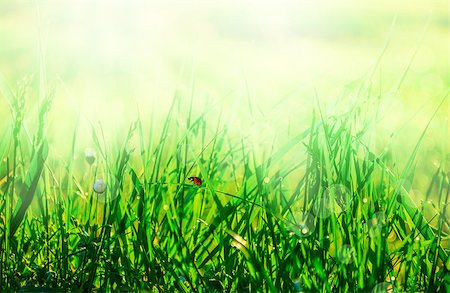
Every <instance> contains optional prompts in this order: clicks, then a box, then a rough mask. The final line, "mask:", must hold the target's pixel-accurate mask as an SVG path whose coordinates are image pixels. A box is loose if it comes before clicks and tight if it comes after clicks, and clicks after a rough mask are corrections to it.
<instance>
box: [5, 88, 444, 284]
mask: <svg viewBox="0 0 450 293" xmlns="http://www.w3.org/2000/svg"><path fill="white" fill-rule="evenodd" d="M2 95H3V96H4V97H5V98H7V99H8V101H9V103H10V107H11V113H12V117H13V120H12V121H11V122H10V125H11V127H10V128H8V129H5V130H4V132H3V133H2V139H1V140H0V156H1V160H2V161H1V163H0V244H1V245H0V248H1V254H0V258H1V262H0V288H1V290H18V289H20V288H22V289H23V290H30V289H31V288H32V287H40V288H41V289H42V287H47V288H57V289H59V290H64V291H65V290H79V289H81V290H102V291H103V290H125V291H140V290H142V291H152V292H166V291H168V292H172V291H181V292H197V291H198V292H224V291H226V292H236V291H239V292H248V291H261V292H300V291H305V292H331V291H334V292H336V291H341V292H386V291H389V290H391V289H392V290H394V291H389V292H395V290H398V291H408V292H417V291H427V292H436V291H442V292H444V291H449V290H450V285H449V284H450V279H449V277H448V270H449V268H450V262H449V260H448V253H449V247H448V243H449V242H448V241H449V236H448V232H449V222H448V218H447V217H446V215H448V209H447V204H448V202H449V201H448V197H449V193H450V185H449V178H448V173H447V172H448V170H444V169H441V168H437V169H436V172H435V173H434V174H430V178H429V186H428V188H426V189H424V190H423V193H424V196H425V198H423V202H421V203H419V204H418V203H417V202H414V201H412V200H411V197H410V193H411V190H409V189H410V185H409V186H408V184H405V182H413V180H414V171H415V168H416V167H417V166H416V164H415V162H416V155H417V153H418V152H420V145H421V143H422V141H423V139H424V135H425V133H426V130H427V128H428V126H426V125H424V126H423V129H422V130H420V131H423V133H422V134H421V136H420V138H419V140H418V141H417V143H416V146H415V148H414V149H413V151H412V152H411V154H410V155H409V159H408V161H407V163H406V164H405V166H404V167H402V169H400V170H399V171H398V168H399V167H398V166H396V165H395V164H396V162H395V161H393V159H392V157H391V156H389V154H388V153H387V152H381V153H377V152H376V150H374V149H371V148H370V147H369V145H371V144H370V141H371V139H372V138H371V137H372V136H373V135H374V133H373V131H374V130H373V128H371V125H372V124H373V123H375V122H376V121H377V114H376V113H374V112H375V111H373V109H375V108H376V106H377V103H378V101H377V100H376V99H371V98H370V97H369V98H364V99H363V98H360V101H359V102H357V103H356V104H355V105H353V107H352V108H351V109H349V110H348V111H347V112H345V113H341V114H337V113H331V114H325V113H324V112H323V111H322V109H321V107H320V106H317V108H316V109H311V112H312V113H313V114H312V119H311V121H310V126H309V127H308V128H306V129H303V130H301V131H299V132H298V133H295V134H292V133H291V134H290V135H285V136H281V138H280V139H278V138H277V139H273V140H271V141H267V140H266V141H264V142H263V143H261V144H259V143H257V142H255V141H254V140H252V138H251V137H247V136H244V135H243V136H237V135H236V134H235V133H232V132H231V131H229V129H228V128H227V121H222V120H221V115H220V113H216V112H217V109H213V108H212V107H210V106H209V105H204V106H200V107H199V106H195V107H194V97H193V96H192V97H191V98H190V101H188V102H187V100H189V99H186V98H185V97H182V96H180V95H176V96H175V97H174V98H173V103H172V106H171V107H170V110H169V112H168V113H167V116H166V119H165V121H164V123H163V124H162V127H156V126H153V125H152V126H145V125H143V123H142V122H141V119H140V118H139V116H137V119H136V121H133V122H132V123H131V125H130V128H129V131H128V133H127V134H126V135H124V136H123V137H119V138H118V139H119V140H120V141H121V143H120V144H109V143H107V141H106V140H105V135H104V133H103V130H102V127H101V125H95V124H93V125H92V128H91V129H90V130H89V131H92V142H93V145H92V147H93V148H95V150H96V154H97V157H96V161H95V163H94V164H92V165H91V164H89V163H88V162H87V161H84V160H80V159H77V160H74V158H75V157H76V156H78V157H79V156H80V154H81V153H82V149H83V148H84V147H85V146H83V145H79V144H78V141H77V137H78V135H79V132H80V129H78V128H75V129H73V130H68V135H67V139H71V140H72V147H71V151H70V153H69V155H68V157H66V158H56V157H54V156H52V152H53V151H54V149H52V144H51V143H48V141H49V140H50V139H51V138H50V137H47V129H48V126H47V123H48V122H47V114H48V113H49V111H51V107H50V105H51V101H52V98H53V97H52V96H53V95H52V94H49V95H46V94H45V93H42V92H41V94H40V97H39V101H40V106H39V111H38V112H37V114H36V117H29V119H30V120H31V121H34V122H35V123H34V124H33V126H32V127H27V126H26V124H25V123H24V116H25V115H31V114H27V113H26V112H25V104H26V102H27V99H30V97H28V95H30V94H29V92H27V91H26V84H24V85H23V86H19V87H18V89H17V90H15V91H12V92H11V91H9V90H3V91H2ZM248 101H249V109H248V111H249V112H252V111H253V112H252V116H256V115H257V114H256V112H255V111H257V107H256V106H255V104H254V102H253V101H252V100H251V99H250V98H249V100H248ZM439 107H440V106H439ZM215 111H216V112H215ZM430 119H432V117H430ZM256 123H257V124H258V123H259V121H256ZM155 125H158V124H157V123H156V122H155ZM294 129H295V128H294ZM84 131H85V130H84ZM280 133H283V134H284V130H280ZM80 150H81V151H80ZM189 176H199V177H201V178H202V179H203V185H202V186H201V187H198V186H195V185H193V184H191V182H190V181H188V180H187V178H188V177H189ZM97 178H103V179H104V180H105V182H106V184H107V189H106V193H105V194H104V195H98V194H96V193H95V192H94V191H93V183H94V181H95V180H96V179H97ZM99 199H104V200H99ZM105 199H106V200H105ZM430 210H431V211H432V213H433V214H432V217H429V216H427V215H428V214H427V213H429V212H430Z"/></svg>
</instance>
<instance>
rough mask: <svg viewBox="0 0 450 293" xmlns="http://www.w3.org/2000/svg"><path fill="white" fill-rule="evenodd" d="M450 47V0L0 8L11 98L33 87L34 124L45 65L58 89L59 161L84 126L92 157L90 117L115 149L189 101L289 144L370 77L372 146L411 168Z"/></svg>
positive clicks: (433, 156)
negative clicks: (316, 113) (318, 112)
mask: <svg viewBox="0 0 450 293" xmlns="http://www.w3.org/2000/svg"><path fill="white" fill-rule="evenodd" d="M449 42H450V40H449V4H448V2H447V1H435V0H433V1H384V0H383V1H339V2H338V1H214V2H211V1H193V2H191V1H189V2H188V1H152V2H150V1H149V2H144V1H142V2H140V1H120V2H119V1H81V2H80V1H2V2H0V77H1V81H2V91H3V94H4V92H5V91H6V90H7V89H8V88H10V89H11V90H13V91H14V89H15V88H16V87H17V86H16V84H17V82H20V81H21V80H23V79H24V78H26V79H28V80H29V83H30V87H29V92H30V94H29V95H28V96H29V98H27V101H26V107H27V113H28V115H25V125H27V126H28V127H30V128H32V127H33V123H34V121H32V120H30V119H32V117H36V115H30V114H31V113H35V112H37V98H33V97H37V96H38V91H39V90H40V89H41V90H42V89H43V87H42V86H40V85H39V84H40V83H39V80H40V77H39V76H40V68H41V69H42V71H41V73H42V75H41V76H43V77H44V78H45V82H44V83H43V84H45V87H46V90H50V91H52V90H54V91H55V97H54V102H53V107H52V111H51V113H50V121H49V129H48V131H49V140H50V143H51V147H52V151H51V154H52V156H61V157H64V156H65V155H66V154H68V153H69V149H70V143H71V135H72V133H73V129H74V128H75V125H76V124H77V123H79V125H80V130H81V132H80V133H79V137H78V147H80V150H79V152H80V156H82V151H83V150H84V148H85V147H87V146H90V145H92V141H91V130H90V129H91V126H90V123H92V124H94V125H96V124H97V123H100V124H101V125H102V126H103V128H104V130H105V135H106V137H107V140H109V141H113V142H117V141H120V140H122V139H123V137H124V136H125V132H126V131H127V129H128V127H129V124H130V123H131V122H132V121H134V120H135V119H136V117H137V116H138V115H139V116H140V117H141V119H142V120H143V121H144V122H145V124H146V126H147V129H150V128H154V129H158V127H160V119H162V118H163V117H166V114H167V109H168V108H169V106H170V103H171V101H172V97H173V96H174V94H175V93H178V94H179V95H181V96H182V97H183V98H185V99H186V101H189V100H190V99H191V96H192V98H193V101H194V104H195V105H198V106H199V108H202V109H203V107H204V106H205V105H206V106H207V107H210V108H211V111H212V112H211V113H213V114H214V115H218V114H219V113H222V119H225V121H228V127H229V129H230V132H231V133H232V134H235V135H236V136H242V137H244V136H246V135H248V134H251V133H255V132H256V133H258V134H261V136H262V137H263V138H261V140H264V139H267V136H269V137H271V138H273V137H274V136H275V137H280V139H282V137H289V136H290V135H295V134H296V133H298V132H299V131H302V130H304V129H306V128H307V127H308V125H309V123H310V118H311V114H312V112H313V109H314V108H316V107H317V104H319V103H320V105H321V107H322V108H323V110H324V111H325V112H327V113H339V112H340V111H345V110H346V108H347V107H349V106H351V105H352V104H353V103H354V101H355V100H356V98H357V97H356V96H357V89H358V87H359V85H360V84H361V83H363V82H369V83H371V88H372V89H373V90H372V93H371V95H372V96H373V97H377V98H379V101H380V108H379V109H378V110H377V109H374V111H376V110H377V111H378V112H379V119H378V121H377V124H376V125H373V126H372V127H373V131H372V134H373V139H372V140H371V147H372V148H373V149H374V150H375V151H383V150H389V151H390V152H392V156H393V160H394V161H395V162H398V166H394V168H398V169H399V170H401V165H402V164H404V163H405V160H406V158H407V157H408V155H409V153H410V151H411V150H412V148H413V146H414V145H415V144H416V142H417V139H418V137H419V135H420V134H421V131H422V130H423V129H424V128H425V126H426V124H427V122H428V121H429V119H430V118H431V116H432V113H433V112H434V110H435V109H436V107H437V105H438V104H439V102H440V101H441V100H442V98H443V97H444V96H445V95H446V94H447V93H448V86H449V81H450V76H449ZM382 52H384V53H382ZM380 56H381V57H380ZM378 60H379V62H380V63H379V66H378V67H377V68H376V71H375V74H374V75H373V76H372V77H369V73H370V72H371V70H372V68H374V65H375V64H376V63H377V61H378ZM405 72H406V76H405V79H404V80H403V83H402V84H401V86H400V87H399V88H397V85H398V83H399V81H400V80H402V79H403V77H404V74H405ZM248 100H251V101H252V103H254V104H255V105H257V108H258V109H259V110H258V111H254V112H250V111H249V106H248ZM187 103H188V102H186V104H187ZM449 111H450V103H449V102H448V101H447V102H445V105H444V106H443V107H442V108H441V109H440V110H439V112H438V115H437V116H436V117H435V118H434V120H433V121H432V123H431V126H430V129H429V131H428V132H427V136H426V141H425V144H424V145H423V147H422V149H421V152H420V154H419V156H418V161H417V164H418V168H417V169H418V170H417V172H416V180H415V182H414V184H415V185H417V186H414V187H416V188H419V189H422V190H423V186H421V185H422V184H423V185H425V186H426V185H427V184H428V183H429V182H430V176H431V175H430V174H433V172H434V171H433V170H435V169H436V166H439V165H442V164H447V166H448V164H449V160H450V155H449V130H448V129H449V122H448V116H449V115H448V114H449ZM216 113H217V114H216ZM152 115H154V117H153V119H151V116H152ZM0 117H2V119H1V120H0V129H2V130H3V131H2V132H4V130H7V129H8V128H10V127H11V123H12V121H13V120H12V119H11V114H10V110H9V106H8V101H7V99H5V98H3V97H2V98H0ZM30 117H31V118H30ZM214 127H215V124H214V125H211V128H214ZM447 169H448V168H447Z"/></svg>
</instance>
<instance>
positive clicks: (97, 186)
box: [94, 178, 106, 194]
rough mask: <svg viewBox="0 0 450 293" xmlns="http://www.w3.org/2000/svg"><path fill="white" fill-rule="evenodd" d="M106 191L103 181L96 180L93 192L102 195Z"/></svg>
mask: <svg viewBox="0 0 450 293" xmlns="http://www.w3.org/2000/svg"><path fill="white" fill-rule="evenodd" d="M105 190H106V183H105V181H103V179H101V178H100V179H97V180H95V182H94V191H95V193H97V194H102V193H103V192H105Z"/></svg>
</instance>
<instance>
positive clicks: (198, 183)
mask: <svg viewBox="0 0 450 293" xmlns="http://www.w3.org/2000/svg"><path fill="white" fill-rule="evenodd" d="M188 180H190V181H192V182H194V183H195V184H197V185H198V186H201V185H202V179H200V178H198V177H189V178H188Z"/></svg>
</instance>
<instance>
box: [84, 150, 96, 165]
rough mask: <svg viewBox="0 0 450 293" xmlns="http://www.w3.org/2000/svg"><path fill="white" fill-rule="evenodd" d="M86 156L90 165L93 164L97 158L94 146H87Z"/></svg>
mask: <svg viewBox="0 0 450 293" xmlns="http://www.w3.org/2000/svg"><path fill="white" fill-rule="evenodd" d="M84 158H85V159H86V162H87V163H88V164H89V165H92V164H93V163H94V162H95V159H96V153H95V150H94V149H93V148H86V149H85V150H84Z"/></svg>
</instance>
